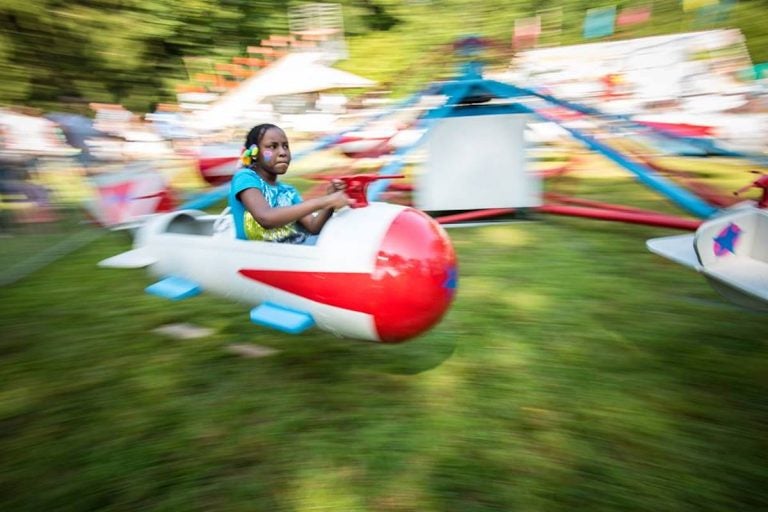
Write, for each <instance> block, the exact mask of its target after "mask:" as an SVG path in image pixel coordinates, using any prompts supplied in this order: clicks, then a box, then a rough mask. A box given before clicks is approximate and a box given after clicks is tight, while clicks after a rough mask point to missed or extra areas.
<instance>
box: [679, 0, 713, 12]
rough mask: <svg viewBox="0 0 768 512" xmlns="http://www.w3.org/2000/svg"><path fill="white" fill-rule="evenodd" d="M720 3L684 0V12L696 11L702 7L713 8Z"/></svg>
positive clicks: (703, 0)
mask: <svg viewBox="0 0 768 512" xmlns="http://www.w3.org/2000/svg"><path fill="white" fill-rule="evenodd" d="M718 3H720V2H719V1H718V0H683V11H685V12H688V11H696V10H698V9H701V8H702V7H711V6H713V5H717V4H718Z"/></svg>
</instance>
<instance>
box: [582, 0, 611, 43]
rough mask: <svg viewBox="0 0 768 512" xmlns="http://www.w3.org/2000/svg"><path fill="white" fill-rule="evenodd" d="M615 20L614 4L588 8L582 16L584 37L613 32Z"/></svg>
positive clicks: (603, 35) (607, 34) (600, 35)
mask: <svg viewBox="0 0 768 512" xmlns="http://www.w3.org/2000/svg"><path fill="white" fill-rule="evenodd" d="M615 22H616V6H615V5H614V6H611V7H597V8H595V9H588V10H587V15H586V16H585V17H584V37H585V38H586V39H592V38H595V37H605V36H609V35H611V34H613V26H614V24H615Z"/></svg>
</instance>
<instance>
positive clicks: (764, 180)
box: [734, 171, 768, 208]
mask: <svg viewBox="0 0 768 512" xmlns="http://www.w3.org/2000/svg"><path fill="white" fill-rule="evenodd" d="M752 172H754V173H755V174H758V173H759V171H752ZM753 187H754V188H761V189H763V196H762V197H761V198H760V199H759V200H758V201H757V207H758V208H768V174H761V175H760V177H759V178H757V179H756V180H755V181H753V182H752V183H750V184H749V185H747V186H746V187H743V188H740V189H739V190H737V191H736V192H734V195H739V194H742V193H744V192H746V191H747V190H749V189H751V188H753Z"/></svg>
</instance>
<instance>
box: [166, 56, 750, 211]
mask: <svg viewBox="0 0 768 512" xmlns="http://www.w3.org/2000/svg"><path fill="white" fill-rule="evenodd" d="M429 91H430V93H434V94H440V95H444V96H447V100H446V101H445V103H444V104H443V105H442V106H440V107H438V108H436V109H433V110H430V111H428V112H427V113H426V114H425V115H424V116H422V117H421V119H420V120H419V125H420V126H421V127H422V128H424V129H425V131H424V134H423V135H422V136H421V137H420V138H419V139H418V140H417V141H415V142H414V143H413V144H411V145H409V146H406V147H402V148H399V149H398V150H397V151H396V152H395V154H394V157H393V159H392V160H391V161H390V162H389V163H388V164H386V165H385V166H384V167H383V168H382V169H381V170H380V171H379V174H381V175H383V176H391V175H394V174H397V173H398V172H399V171H400V169H402V167H403V166H404V165H405V157H406V155H408V154H409V153H410V152H411V151H412V150H414V149H415V148H417V147H419V146H420V145H421V143H422V142H423V141H424V140H425V139H426V137H427V136H428V134H429V130H430V129H431V128H432V127H433V126H434V124H435V123H436V122H437V121H438V120H440V119H443V118H445V117H448V116H450V115H452V113H453V112H454V109H456V108H462V107H461V103H462V101H463V100H464V99H465V98H468V97H470V96H473V95H477V94H488V95H491V96H492V97H495V98H499V99H507V98H524V97H536V98H540V99H542V100H544V101H546V102H548V103H551V104H554V105H560V106H564V107H566V108H569V109H572V110H576V111H578V112H582V113H585V114H588V115H594V116H600V117H604V118H605V117H607V118H614V119H619V120H621V121H623V122H625V123H629V124H630V125H634V126H635V127H641V128H643V129H645V130H647V127H644V126H642V125H638V124H637V123H634V122H633V121H631V120H630V119H629V118H627V117H626V116H606V115H605V114H603V113H602V112H600V111H598V110H597V109H594V108H591V107H587V106H584V105H580V104H577V103H573V102H570V101H566V100H560V99H558V98H555V97H553V96H551V95H548V94H543V93H540V92H538V91H535V90H532V89H527V88H523V87H517V86H514V85H509V84H504V83H501V82H497V81H495V80H487V79H484V78H482V73H481V67H480V65H479V64H477V63H474V62H470V63H467V64H466V65H465V68H464V74H463V76H462V78H460V79H458V80H452V81H448V82H445V83H442V84H437V85H436V86H433V87H431V88H430V89H429ZM425 92H426V90H425V91H422V92H420V93H417V94H415V95H413V96H411V97H409V98H408V99H407V100H406V101H404V102H402V103H401V104H399V105H397V106H395V107H393V109H397V108H403V107H405V106H408V105H411V104H413V103H415V102H416V101H417V100H418V99H419V98H420V97H421V95H422V94H424V93H425ZM463 108H466V107H463ZM475 108H477V109H478V113H479V112H480V109H486V110H487V109H488V108H489V106H486V105H477V106H476V107H475ZM516 108H518V109H519V111H522V112H527V113H530V114H532V115H534V116H536V117H537V118H539V119H542V120H545V121H550V122H555V123H557V124H559V125H560V126H561V127H562V128H564V129H565V130H567V131H568V132H569V133H570V134H571V135H572V136H573V137H574V138H576V139H577V140H579V141H581V142H583V143H584V144H586V145H587V146H588V147H589V148H591V149H593V150H595V151H597V152H599V153H601V154H602V155H604V156H606V157H607V158H609V159H610V160H612V161H614V162H616V163H617V164H619V165H620V166H622V167H623V168H625V169H627V170H628V171H630V172H631V173H633V174H634V175H635V176H636V178H637V179H638V181H640V182H641V183H643V184H644V185H646V186H648V187H650V188H652V189H653V190H655V191H657V192H659V193H660V194H662V195H664V196H666V197H667V198H668V199H670V200H671V201H673V202H674V203H675V204H677V205H679V206H680V207H682V208H683V209H685V210H687V211H688V212H690V213H692V214H693V215H696V216H697V217H700V218H707V217H710V216H712V215H713V214H715V213H716V212H717V209H716V208H715V207H713V206H711V205H710V204H708V203H706V202H705V201H703V200H702V199H700V198H699V197H697V196H696V195H694V194H692V193H690V192H688V191H687V190H685V189H683V188H680V187H678V186H677V185H675V184H674V183H672V182H671V181H669V180H667V179H665V178H664V177H662V176H660V175H659V174H658V173H656V171H654V170H653V169H652V168H651V167H649V166H647V165H644V164H642V163H639V162H636V161H634V160H632V159H631V158H629V157H627V156H625V155H623V154H621V153H620V152H619V151H616V150H615V149H613V148H611V147H610V146H608V145H607V144H604V143H602V142H600V141H598V140H597V139H596V138H595V137H593V136H591V135H589V134H586V133H584V132H582V131H581V130H577V129H575V128H570V127H568V126H564V125H562V124H561V123H559V122H558V120H556V119H552V118H550V117H548V116H547V115H546V114H543V113H541V112H538V111H537V110H536V109H535V108H533V107H530V106H528V105H525V104H522V103H518V104H516ZM393 109H390V110H387V111H384V112H382V113H379V114H377V115H376V116H374V117H372V118H370V119H368V120H366V121H365V122H364V123H361V124H360V125H357V126H355V127H353V128H350V129H348V130H345V131H343V132H341V133H339V134H335V135H330V136H328V137H325V138H323V139H321V140H320V141H318V143H317V144H316V145H314V146H313V147H312V148H310V149H307V150H305V151H302V152H301V153H300V154H298V155H296V157H295V158H294V160H295V159H298V158H303V157H304V156H306V155H308V154H310V153H312V152H314V151H318V150H322V149H325V148H327V147H329V146H330V145H332V144H334V143H335V142H337V141H338V140H339V139H340V138H341V137H343V135H344V134H345V133H348V132H350V131H354V130H358V129H360V128H361V127H363V126H365V125H366V124H367V123H369V122H371V121H373V120H375V119H379V118H381V117H383V116H384V115H387V114H389V113H390V112H391V111H392V110H393ZM685 139H688V138H685ZM686 142H688V141H687V140H686ZM699 142H701V141H699ZM710 149H711V148H710ZM735 156H743V155H735ZM389 182H390V180H379V181H377V182H375V183H372V184H371V186H369V187H368V200H369V201H375V200H376V199H377V198H378V197H379V196H380V195H381V193H382V192H384V191H385V190H386V189H387V187H388V186H389ZM228 190H229V185H228V184H225V185H220V186H219V187H217V188H215V189H213V190H211V191H210V192H207V193H205V194H203V195H201V196H198V197H197V198H195V199H193V200H191V201H188V202H187V203H185V204H184V205H182V206H181V208H183V209H184V208H192V209H200V208H206V207H208V206H210V205H211V204H213V203H215V202H217V201H219V200H221V199H223V198H224V197H226V194H227V192H228Z"/></svg>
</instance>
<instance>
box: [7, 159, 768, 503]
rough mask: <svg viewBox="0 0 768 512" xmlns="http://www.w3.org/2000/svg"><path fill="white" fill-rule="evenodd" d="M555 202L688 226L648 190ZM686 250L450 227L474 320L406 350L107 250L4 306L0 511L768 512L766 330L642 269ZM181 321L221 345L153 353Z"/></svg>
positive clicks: (62, 265) (633, 233) (693, 284)
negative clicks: (183, 292) (191, 285)
mask: <svg viewBox="0 0 768 512" xmlns="http://www.w3.org/2000/svg"><path fill="white" fill-rule="evenodd" d="M584 174H585V178H586V177H587V176H586V175H587V174H588V173H587V172H586V171H585V172H584ZM579 176H581V175H579ZM569 180H570V181H569ZM741 184H743V181H739V186H740V185H741ZM554 186H556V187H557V188H556V190H557V191H560V192H564V193H565V192H569V193H574V194H576V193H579V192H581V195H583V196H584V195H586V196H590V195H591V196H593V197H600V198H601V199H604V200H610V199H612V200H614V201H616V202H623V203H627V204H632V203H634V204H639V205H642V206H646V207H654V208H656V209H659V210H664V211H675V210H674V209H672V208H671V207H670V206H668V204H667V203H666V202H665V201H664V200H662V199H659V198H658V196H656V195H654V194H652V193H649V192H647V191H646V189H644V188H642V187H640V186H639V185H636V184H634V183H632V181H631V180H630V179H627V178H626V177H621V176H613V177H611V176H603V177H602V178H597V177H595V179H592V180H587V179H583V180H577V179H576V178H575V177H571V178H567V179H566V181H563V180H561V181H559V182H557V184H556V185H554ZM569 187H570V188H569ZM674 233H677V232H673V231H671V230H664V229H659V228H652V227H643V226H630V225H622V224H613V223H605V222H600V221H591V220H581V219H572V218H564V217H554V216H548V217H541V218H540V220H536V221H532V222H524V223H517V224H510V225H503V226H493V227H482V228H465V229H454V230H451V231H450V232H449V234H450V236H451V238H452V240H453V242H454V245H455V247H456V250H457V252H458V257H459V265H460V279H459V289H458V294H457V297H456V301H455V304H454V306H453V308H452V309H451V310H450V311H449V313H448V314H447V316H446V317H445V319H444V320H443V321H442V322H441V323H440V324H439V325H438V326H437V327H436V328H435V329H434V330H432V331H431V332H429V333H427V334H426V335H424V336H422V337H420V338H418V339H416V340H413V341H411V342H410V343H406V344H402V345H398V346H382V345H375V344H369V343H360V342H355V341H349V340H340V339H336V338H334V337H332V336H331V335H328V334H325V333H323V332H320V331H317V330H314V331H311V332H309V333H306V334H304V335H301V336H296V337H290V336H288V335H283V334H280V333H277V332H273V331H270V330H266V329H263V328H260V327H257V326H255V325H253V324H251V323H250V322H249V321H248V314H247V309H246V308H245V307H243V306H240V305H237V304H232V303H229V302H226V301H223V300H220V299H217V298H215V297H213V296H210V295H206V294H204V295H203V296H201V297H198V298H195V299H192V300H189V301H185V302H181V303H175V302H173V303H172V302H165V301H162V300H161V299H158V298H156V297H151V296H148V295H146V294H144V293H143V288H144V287H145V286H146V285H147V284H149V283H150V282H151V281H150V278H149V277H148V276H147V275H146V274H145V273H143V272H140V271H127V270H126V271H122V270H106V269H97V268H96V262H98V261H99V260H101V259H103V258H105V257H108V256H111V255H114V254H116V253H118V252H121V251H124V250H127V249H128V248H129V245H130V242H129V240H128V238H127V237H126V236H125V234H122V233H108V234H106V235H105V236H102V237H100V238H99V239H97V240H96V241H94V242H92V243H91V244H89V245H88V246H87V247H85V248H84V249H82V250H80V251H78V252H76V253H74V254H72V255H70V256H68V257H66V258H64V259H62V260H60V261H59V262H57V263H56V264H55V265H51V266H49V267H47V268H45V269H43V270H41V271H39V272H37V273H35V274H34V275H33V276H31V277H30V278H28V279H26V280H24V281H22V282H19V283H18V284H16V285H13V286H10V287H5V288H0V329H2V333H3V334H2V342H0V358H1V359H0V361H1V362H2V364H0V460H2V472H1V473H0V510H9V511H36V512H37V511H42V510H57V511H59V510H62V511H63V510H73V511H85V510H96V509H98V510H109V511H135V510H174V511H177V510H179V511H180V510H183V511H196V510H200V511H214V510H215V511H218V510H222V511H223V510H226V511H227V512H232V511H253V510H265V511H267V510H269V511H278V510H279V511H283V510H286V511H306V510H334V511H335V510H339V511H419V512H424V511H456V512H467V511H491V510H494V511H518V510H519V511H558V510H562V511H571V510H590V511H603V510H605V511H608V510H610V511H614V510H616V511H626V510H633V511H634V510H648V511H665V512H667V511H668V512H675V511H692V512H693V511H696V512H700V511H717V512H723V511H729V512H731V511H741V510H744V511H747V510H749V511H755V510H761V509H766V508H768V491H766V485H765V484H766V482H768V468H767V466H766V463H765V453H766V449H767V448H768V442H767V441H766V436H765V434H764V426H765V424H766V421H767V420H768V400H766V384H768V361H767V359H766V352H767V349H766V341H768V340H767V339H766V335H765V325H766V323H765V322H766V316H765V315H760V314H756V313H751V312H748V311H745V310H741V309H737V308H736V307H734V306H731V305H729V304H728V303H726V302H725V301H723V300H721V299H720V298H719V296H717V295H716V293H715V292H714V291H712V290H711V289H710V288H709V286H708V285H707V284H706V283H705V282H704V280H703V279H701V278H700V277H699V276H697V275H696V274H695V273H693V272H689V271H687V270H685V269H683V268H682V267H679V266H677V265H674V264H672V263H670V262H668V261H666V260H663V259H661V258H659V257H657V256H654V255H652V254H650V253H649V252H648V251H647V250H646V249H645V240H646V239H648V238H652V237H656V236H663V235H666V234H674ZM4 242H5V241H4ZM4 245H5V243H4ZM173 322H189V323H194V324H197V325H201V326H204V327H207V328H210V329H213V331H214V334H212V335H211V336H209V337H206V338H201V339H196V340H175V339H171V338H167V337H164V336H161V335H159V334H155V333H153V332H152V330H153V329H155V328H157V327H159V326H162V325H165V324H168V323H173ZM233 343H256V344H259V345H263V346H267V347H272V348H274V349H277V350H279V353H277V354H276V355H273V356H270V357H266V358H260V359H248V358H243V357H240V356H237V355H233V354H231V353H230V352H228V351H227V350H226V347H227V346H228V345H229V344H233Z"/></svg>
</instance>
